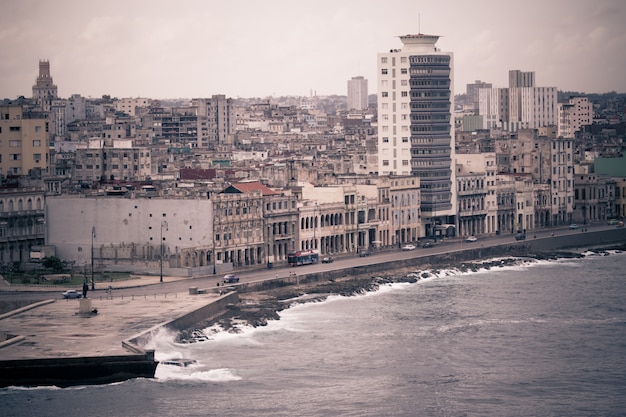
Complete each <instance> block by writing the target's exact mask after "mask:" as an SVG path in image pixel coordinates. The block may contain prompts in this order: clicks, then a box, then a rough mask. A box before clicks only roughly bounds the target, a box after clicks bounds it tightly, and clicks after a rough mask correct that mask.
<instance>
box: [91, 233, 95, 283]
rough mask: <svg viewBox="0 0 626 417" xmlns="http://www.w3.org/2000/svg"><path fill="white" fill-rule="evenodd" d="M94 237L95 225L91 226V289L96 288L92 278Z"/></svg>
mask: <svg viewBox="0 0 626 417" xmlns="http://www.w3.org/2000/svg"><path fill="white" fill-rule="evenodd" d="M95 237H96V226H92V227H91V291H93V290H95V289H96V282H95V281H94V279H93V240H94V239H95Z"/></svg>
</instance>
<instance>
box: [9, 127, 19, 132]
mask: <svg viewBox="0 0 626 417" xmlns="http://www.w3.org/2000/svg"><path fill="white" fill-rule="evenodd" d="M20 130H21V128H20V126H11V127H9V131H11V132H19V131H20Z"/></svg>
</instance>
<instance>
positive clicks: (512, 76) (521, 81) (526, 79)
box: [509, 70, 535, 88]
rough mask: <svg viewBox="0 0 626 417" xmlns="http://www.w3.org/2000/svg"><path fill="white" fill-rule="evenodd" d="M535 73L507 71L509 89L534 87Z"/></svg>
mask: <svg viewBox="0 0 626 417" xmlns="http://www.w3.org/2000/svg"><path fill="white" fill-rule="evenodd" d="M534 86H535V72H534V71H520V70H510V71H509V88H516V87H534Z"/></svg>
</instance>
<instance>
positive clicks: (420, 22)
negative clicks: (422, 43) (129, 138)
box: [417, 13, 422, 35]
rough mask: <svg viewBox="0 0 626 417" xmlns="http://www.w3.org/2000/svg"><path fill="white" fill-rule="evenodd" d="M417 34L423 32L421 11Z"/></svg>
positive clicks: (418, 16)
mask: <svg viewBox="0 0 626 417" xmlns="http://www.w3.org/2000/svg"><path fill="white" fill-rule="evenodd" d="M417 34H418V35H421V34H422V18H421V15H420V13H418V14H417Z"/></svg>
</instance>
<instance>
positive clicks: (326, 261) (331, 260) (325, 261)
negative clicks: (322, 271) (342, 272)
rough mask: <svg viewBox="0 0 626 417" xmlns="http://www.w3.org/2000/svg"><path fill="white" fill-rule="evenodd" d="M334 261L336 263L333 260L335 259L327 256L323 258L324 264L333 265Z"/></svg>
mask: <svg viewBox="0 0 626 417" xmlns="http://www.w3.org/2000/svg"><path fill="white" fill-rule="evenodd" d="M333 261H334V259H333V258H331V257H330V256H327V257H325V258H323V259H322V263H323V264H330V263H332V262H333Z"/></svg>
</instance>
